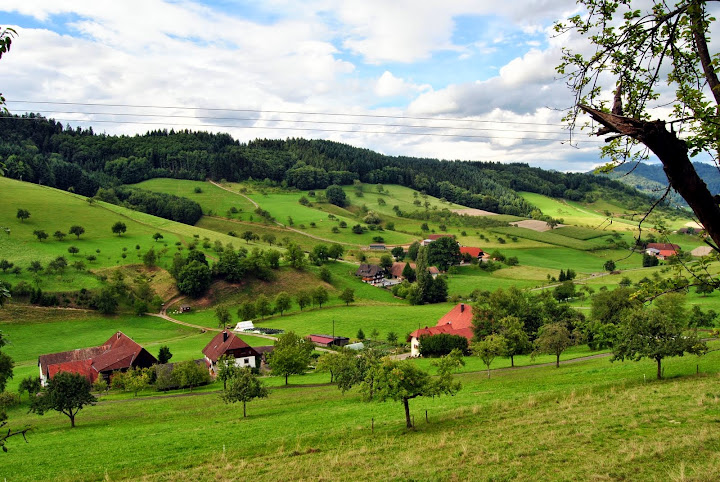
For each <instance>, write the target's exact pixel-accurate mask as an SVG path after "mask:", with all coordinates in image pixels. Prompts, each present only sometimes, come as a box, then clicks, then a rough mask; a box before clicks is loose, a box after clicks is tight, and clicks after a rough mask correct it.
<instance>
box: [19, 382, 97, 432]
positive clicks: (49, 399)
mask: <svg viewBox="0 0 720 482" xmlns="http://www.w3.org/2000/svg"><path fill="white" fill-rule="evenodd" d="M91 388H92V387H91V386H90V381H89V380H88V379H87V378H85V377H84V376H83V375H80V374H77V373H70V372H58V373H57V374H56V375H55V376H54V377H53V378H51V379H50V380H49V381H48V383H47V386H46V387H45V390H43V391H42V392H40V394H39V395H38V396H37V397H35V398H34V399H33V401H32V403H31V404H30V411H31V412H35V413H37V414H40V415H43V414H44V413H45V412H48V411H50V410H55V411H57V412H60V413H62V414H64V415H66V416H67V417H68V418H69V419H70V426H71V427H74V426H75V416H76V415H77V414H78V412H79V411H80V410H82V409H83V408H84V407H86V406H88V405H95V402H97V398H95V397H94V396H93V394H92V393H90V389H91Z"/></svg>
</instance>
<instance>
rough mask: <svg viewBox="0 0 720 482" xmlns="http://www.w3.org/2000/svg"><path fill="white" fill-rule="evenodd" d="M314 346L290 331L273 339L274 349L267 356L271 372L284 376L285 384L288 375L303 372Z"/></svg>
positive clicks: (308, 362)
mask: <svg viewBox="0 0 720 482" xmlns="http://www.w3.org/2000/svg"><path fill="white" fill-rule="evenodd" d="M314 348H315V347H314V345H313V344H312V343H311V342H310V341H309V340H307V339H305V338H302V337H300V336H298V335H296V334H295V333H294V332H292V331H289V332H287V333H285V334H283V335H280V336H279V337H278V339H277V340H276V341H275V349H274V350H273V351H272V352H271V353H270V355H269V357H268V361H269V363H270V370H271V372H272V374H273V375H279V376H284V377H285V385H287V384H288V376H290V375H300V374H302V373H305V370H306V369H307V366H308V365H309V364H310V354H311V353H312V352H313V350H314Z"/></svg>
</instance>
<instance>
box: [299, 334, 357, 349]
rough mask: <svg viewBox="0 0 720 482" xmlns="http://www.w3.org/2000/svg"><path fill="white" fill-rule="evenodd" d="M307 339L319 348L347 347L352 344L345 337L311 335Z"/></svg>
mask: <svg viewBox="0 0 720 482" xmlns="http://www.w3.org/2000/svg"><path fill="white" fill-rule="evenodd" d="M307 338H308V339H309V340H310V341H311V342H313V343H315V344H316V345H319V346H345V345H347V344H348V343H350V338H347V337H344V336H331V335H310V336H308V337H307Z"/></svg>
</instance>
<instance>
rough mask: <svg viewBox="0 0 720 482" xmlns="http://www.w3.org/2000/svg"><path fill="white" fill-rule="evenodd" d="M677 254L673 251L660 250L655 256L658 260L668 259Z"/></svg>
mask: <svg viewBox="0 0 720 482" xmlns="http://www.w3.org/2000/svg"><path fill="white" fill-rule="evenodd" d="M677 254H678V252H677V251H675V250H674V249H661V250H660V252H659V253H658V254H657V258H658V259H668V258H671V257H673V256H676V255H677Z"/></svg>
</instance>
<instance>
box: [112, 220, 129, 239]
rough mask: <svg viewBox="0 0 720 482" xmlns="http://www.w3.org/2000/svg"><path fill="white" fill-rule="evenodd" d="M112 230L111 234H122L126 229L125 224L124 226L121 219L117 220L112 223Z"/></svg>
mask: <svg viewBox="0 0 720 482" xmlns="http://www.w3.org/2000/svg"><path fill="white" fill-rule="evenodd" d="M110 229H112V232H113V234H117V235H118V236H120V235H122V234H123V233H124V232H125V231H127V226H125V223H123V222H122V221H118V222H116V223H115V224H113V225H112V228H110Z"/></svg>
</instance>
